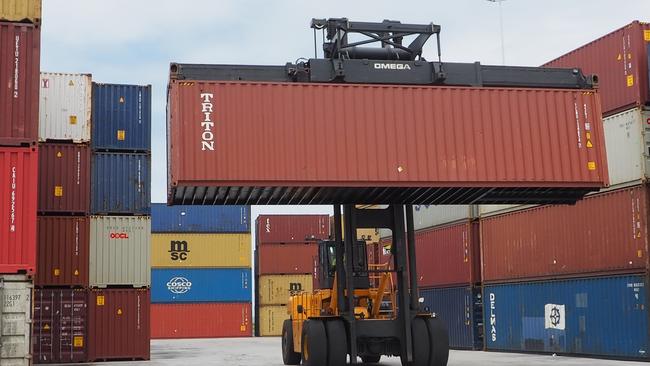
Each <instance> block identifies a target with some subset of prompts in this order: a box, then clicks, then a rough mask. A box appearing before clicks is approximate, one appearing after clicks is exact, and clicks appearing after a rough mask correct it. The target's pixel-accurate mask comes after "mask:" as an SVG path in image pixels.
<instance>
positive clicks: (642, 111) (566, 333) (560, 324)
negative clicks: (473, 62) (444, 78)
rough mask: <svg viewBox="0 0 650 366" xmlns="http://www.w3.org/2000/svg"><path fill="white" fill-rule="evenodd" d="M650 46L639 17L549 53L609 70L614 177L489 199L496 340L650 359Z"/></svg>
mask: <svg viewBox="0 0 650 366" xmlns="http://www.w3.org/2000/svg"><path fill="white" fill-rule="evenodd" d="M649 47H650V25H649V24H645V23H640V22H633V23H631V24H629V25H627V26H625V27H623V28H621V29H618V30H616V31H614V32H612V33H610V34H608V35H606V36H604V37H601V38H599V39H597V40H595V41H593V42H591V43H589V44H587V45H585V46H583V47H580V48H578V49H576V50H574V51H572V52H569V53H568V54H566V55H564V56H561V57H560V58H558V59H556V60H553V61H551V62H549V63H548V64H547V65H545V66H551V67H577V68H581V69H582V70H583V71H584V72H585V73H588V74H591V73H593V74H597V75H598V76H599V80H600V89H599V93H600V96H601V100H602V107H603V117H604V120H603V123H604V127H605V128H604V129H605V144H606V151H607V159H608V165H609V180H610V187H609V188H608V189H606V190H604V191H602V192H600V193H597V194H593V195H591V196H589V197H587V198H585V199H584V200H583V201H580V202H578V203H577V204H576V205H575V206H537V207H523V206H516V207H512V206H506V207H504V206H499V207H492V206H486V207H481V209H480V211H481V218H480V226H481V245H482V248H481V250H482V255H483V264H482V270H483V280H484V283H485V285H484V289H483V292H484V298H485V301H484V315H485V324H486V329H485V333H486V337H485V339H486V341H485V346H486V349H488V350H508V351H529V352H549V353H560V354H579V355H590V356H599V357H600V356H604V357H613V358H634V359H646V360H647V358H648V354H649V353H648V351H649V350H650V343H649V341H650V340H649V338H648V332H647V329H648V324H649V320H648V316H649V314H648V299H647V297H646V296H647V286H648V283H647V278H648V277H647V275H648V267H647V265H648V250H647V243H648V228H647V225H648V224H647V220H648V217H649V213H650V212H649V211H648V202H649V201H648V194H649V193H648V185H647V178H648V173H647V169H648V166H649V165H648V152H647V146H648V141H649V140H648V137H647V128H648V123H650V113H649V112H648V105H649V104H650V96H649V95H648V93H649V91H648V75H649V73H648V54H649V52H648V48H649ZM587 136H588V135H587ZM583 143H584V144H586V146H587V147H588V148H589V147H590V146H589V140H586V141H583Z"/></svg>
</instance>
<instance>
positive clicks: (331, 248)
mask: <svg viewBox="0 0 650 366" xmlns="http://www.w3.org/2000/svg"><path fill="white" fill-rule="evenodd" d="M343 260H346V259H345V256H344V258H343ZM352 260H353V261H354V262H353V263H352V268H353V274H352V276H353V278H354V287H355V288H357V289H368V288H370V279H369V276H368V255H367V252H366V242H365V241H363V240H357V241H356V243H355V245H354V252H353V258H352ZM335 274H336V242H335V241H333V240H321V241H320V242H318V273H317V276H318V283H319V284H320V286H319V287H320V288H321V289H332V288H333V287H334V275H335Z"/></svg>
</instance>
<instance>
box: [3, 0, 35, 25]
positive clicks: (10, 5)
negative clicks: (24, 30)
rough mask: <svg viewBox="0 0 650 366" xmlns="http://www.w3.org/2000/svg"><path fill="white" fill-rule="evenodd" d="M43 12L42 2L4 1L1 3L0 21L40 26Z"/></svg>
mask: <svg viewBox="0 0 650 366" xmlns="http://www.w3.org/2000/svg"><path fill="white" fill-rule="evenodd" d="M41 10H42V6H41V0H3V1H2V2H0V20H4V21H9V22H23V21H27V22H31V23H34V24H39V23H40V22H41Z"/></svg>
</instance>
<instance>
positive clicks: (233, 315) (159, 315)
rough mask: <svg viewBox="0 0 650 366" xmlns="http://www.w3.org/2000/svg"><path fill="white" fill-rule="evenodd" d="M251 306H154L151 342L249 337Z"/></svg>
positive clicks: (152, 306) (152, 308) (216, 304)
mask: <svg viewBox="0 0 650 366" xmlns="http://www.w3.org/2000/svg"><path fill="white" fill-rule="evenodd" d="M251 316H252V313H251V304H250V303H204V304H151V338H153V339H161V338H162V339H164V338H224V337H250V336H251V335H252V330H251V323H252V320H251Z"/></svg>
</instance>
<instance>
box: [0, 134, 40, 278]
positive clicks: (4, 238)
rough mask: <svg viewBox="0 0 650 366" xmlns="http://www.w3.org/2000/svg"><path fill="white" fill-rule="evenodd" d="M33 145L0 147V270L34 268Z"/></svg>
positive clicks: (35, 171)
mask: <svg viewBox="0 0 650 366" xmlns="http://www.w3.org/2000/svg"><path fill="white" fill-rule="evenodd" d="M37 175H38V153H37V151H36V147H29V148H8V147H1V148H0V194H1V195H2V197H4V199H2V200H0V205H2V206H1V209H0V224H1V225H2V226H1V227H0V273H17V272H21V271H22V272H27V273H33V272H34V269H35V268H36V193H37V192H36V187H37V185H38V176H37Z"/></svg>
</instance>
